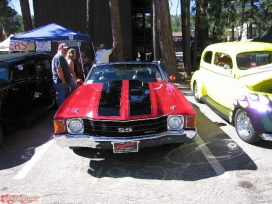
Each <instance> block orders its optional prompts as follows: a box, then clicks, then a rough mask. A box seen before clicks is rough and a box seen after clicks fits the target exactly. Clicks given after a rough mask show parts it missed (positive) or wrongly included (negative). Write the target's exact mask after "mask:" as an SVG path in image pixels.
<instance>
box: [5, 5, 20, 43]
mask: <svg viewBox="0 0 272 204" xmlns="http://www.w3.org/2000/svg"><path fill="white" fill-rule="evenodd" d="M0 26H1V30H2V26H3V28H4V29H5V31H6V33H7V35H10V34H14V33H18V32H22V31H23V23H22V17H21V16H20V15H17V12H16V11H15V10H14V9H13V8H11V7H10V6H9V0H1V1H0ZM1 35H2V32H1ZM0 38H2V36H1V37H0Z"/></svg>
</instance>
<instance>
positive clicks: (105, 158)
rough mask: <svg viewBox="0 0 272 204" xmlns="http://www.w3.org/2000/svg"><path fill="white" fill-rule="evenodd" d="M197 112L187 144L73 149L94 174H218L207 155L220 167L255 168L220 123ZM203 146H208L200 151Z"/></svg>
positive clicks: (202, 176)
mask: <svg viewBox="0 0 272 204" xmlns="http://www.w3.org/2000/svg"><path fill="white" fill-rule="evenodd" d="M194 108H195V110H196V112H197V114H198V115H199V116H198V123H197V124H198V125H197V128H198V129H199V132H198V135H197V137H196V138H195V140H194V141H193V142H192V143H189V144H170V145H163V146H158V147H153V148H147V149H140V150H139V152H138V153H127V154H114V153H113V152H112V151H109V150H94V149H89V148H81V149H76V150H74V153H75V154H77V155H79V156H82V157H86V158H90V165H89V170H88V173H89V174H90V175H91V176H94V177H96V178H103V177H112V178H121V177H133V178H138V179H156V180H185V181H195V180H201V179H206V178H210V177H216V176H219V175H220V174H218V172H217V173H216V171H215V169H214V168H213V167H212V166H213V165H212V163H211V160H210V162H208V160H209V159H210V157H212V158H214V161H215V162H217V163H219V164H220V165H221V166H222V168H223V169H224V171H223V172H222V173H221V174H224V173H225V172H227V171H233V170H257V166H256V164H255V163H254V161H252V159H251V158H250V157H249V156H248V155H247V154H246V153H245V152H244V151H243V149H242V148H241V147H239V145H238V144H237V143H236V142H235V141H234V140H233V139H231V138H230V137H229V136H228V135H227V134H226V133H225V132H223V131H222V130H221V129H220V126H218V125H217V124H215V123H213V122H212V121H211V120H209V118H207V117H206V116H205V115H203V114H200V110H199V108H198V107H197V106H194ZM203 147H205V148H206V149H207V148H208V149H209V150H210V152H211V153H210V154H207V153H204V151H203Z"/></svg>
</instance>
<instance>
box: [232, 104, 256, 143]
mask: <svg viewBox="0 0 272 204" xmlns="http://www.w3.org/2000/svg"><path fill="white" fill-rule="evenodd" d="M234 122H235V129H236V132H237V134H238V136H239V137H240V138H241V139H242V140H244V141H245V142H248V143H253V142H257V141H259V140H260V139H261V138H260V137H259V136H258V135H257V134H256V132H255V130H254V128H253V126H252V123H251V121H250V118H249V117H248V115H247V113H246V111H244V110H242V109H240V110H238V111H237V112H236V114H235V121H234Z"/></svg>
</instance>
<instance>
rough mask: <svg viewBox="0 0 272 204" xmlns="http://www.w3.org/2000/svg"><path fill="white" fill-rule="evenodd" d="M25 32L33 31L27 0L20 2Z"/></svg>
mask: <svg viewBox="0 0 272 204" xmlns="http://www.w3.org/2000/svg"><path fill="white" fill-rule="evenodd" d="M20 5H21V11H22V17H23V23H24V29H25V31H29V30H32V29H33V25H32V20H31V15H30V8H29V3H28V0H20Z"/></svg>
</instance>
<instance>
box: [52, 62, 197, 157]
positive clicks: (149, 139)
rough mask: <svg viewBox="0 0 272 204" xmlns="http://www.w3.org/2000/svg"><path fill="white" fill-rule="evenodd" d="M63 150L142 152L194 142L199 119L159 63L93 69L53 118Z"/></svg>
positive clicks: (121, 63)
mask: <svg viewBox="0 0 272 204" xmlns="http://www.w3.org/2000/svg"><path fill="white" fill-rule="evenodd" d="M54 129H55V134H54V138H55V140H56V142H57V144H58V145H59V146H62V147H91V148H101V149H112V150H113V151H114V153H126V152H138V151H139V148H145V147H151V146H157V145H162V144H169V143H187V142H191V141H192V140H193V139H194V137H195V135H196V113H195V111H194V109H193V107H192V106H191V104H190V103H189V102H188V101H187V99H186V98H185V97H184V96H183V94H182V93H181V92H180V91H179V90H178V89H177V88H176V87H175V86H174V85H173V84H172V83H170V82H168V78H167V76H166V73H165V72H164V71H163V69H162V67H161V65H160V64H159V63H155V62H118V63H117V62H116V63H106V64H98V65H93V67H92V68H91V70H90V72H89V73H88V75H87V77H86V79H85V82H84V84H82V85H81V86H80V87H78V88H77V90H76V91H75V92H74V93H73V94H72V95H70V96H69V98H67V99H66V101H65V102H64V103H63V105H62V106H61V107H60V108H59V109H58V111H57V113H56V114H55V117H54Z"/></svg>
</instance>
